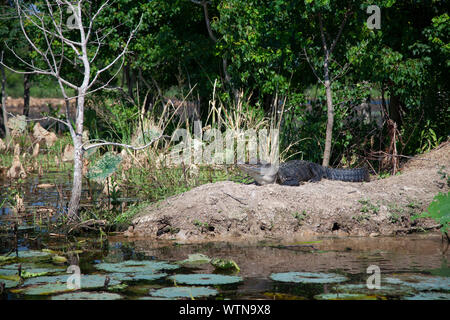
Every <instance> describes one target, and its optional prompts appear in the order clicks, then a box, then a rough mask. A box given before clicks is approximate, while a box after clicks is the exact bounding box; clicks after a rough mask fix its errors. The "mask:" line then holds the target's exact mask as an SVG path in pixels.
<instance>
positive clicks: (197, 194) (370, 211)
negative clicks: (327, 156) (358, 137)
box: [125, 141, 450, 242]
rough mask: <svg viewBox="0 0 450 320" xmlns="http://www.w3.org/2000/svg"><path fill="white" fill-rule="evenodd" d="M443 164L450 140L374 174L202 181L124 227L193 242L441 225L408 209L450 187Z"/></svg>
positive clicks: (449, 155)
mask: <svg viewBox="0 0 450 320" xmlns="http://www.w3.org/2000/svg"><path fill="white" fill-rule="evenodd" d="M442 166H445V167H446V168H447V169H446V170H447V171H448V170H449V169H448V168H449V167H450V141H447V142H445V143H443V144H441V145H440V146H439V147H438V148H436V149H434V150H432V151H430V152H428V153H425V154H422V155H419V156H417V157H414V158H413V159H411V160H409V161H408V162H407V163H406V164H405V165H404V166H403V167H402V169H401V171H400V174H398V175H395V176H390V177H388V178H385V179H377V178H376V177H372V178H371V179H372V181H370V182H362V183H350V182H341V181H331V180H325V179H323V180H322V181H320V182H318V183H305V184H303V185H301V186H298V187H290V186H282V185H278V184H271V185H265V186H257V185H245V184H238V183H235V182H231V181H225V182H218V183H211V184H205V185H202V186H200V187H197V188H195V189H192V190H190V191H188V192H185V193H183V194H180V195H177V196H174V197H171V198H168V199H166V200H164V201H161V202H159V203H155V204H152V205H150V206H148V207H147V208H145V209H144V210H143V211H142V212H141V213H140V214H139V215H138V216H137V217H135V218H134V220H133V226H132V227H130V228H129V230H128V231H127V232H125V235H126V236H130V237H145V238H158V239H175V240H177V241H180V242H183V241H190V242H192V241H197V240H199V241H204V240H208V241H211V240H227V239H234V240H239V239H249V238H256V239H258V238H268V237H269V238H276V239H286V238H295V237H308V236H314V235H338V236H349V235H352V236H353V235H355V236H372V237H375V236H379V235H396V234H408V233H413V232H423V231H428V230H434V231H436V230H438V228H439V225H438V224H436V222H435V221H434V220H431V219H424V218H421V219H416V220H414V221H412V219H411V217H412V216H413V215H414V214H417V213H420V212H423V211H424V210H425V209H426V208H427V207H428V205H429V204H430V202H431V201H432V200H433V198H434V196H435V195H437V194H438V193H439V192H444V193H447V192H448V191H449V187H448V185H447V182H446V180H444V179H443V178H442V174H440V173H438V171H440V169H441V168H442Z"/></svg>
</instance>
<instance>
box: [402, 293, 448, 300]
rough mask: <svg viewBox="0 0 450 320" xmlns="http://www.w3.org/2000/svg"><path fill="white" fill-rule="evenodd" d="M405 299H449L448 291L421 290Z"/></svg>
mask: <svg viewBox="0 0 450 320" xmlns="http://www.w3.org/2000/svg"><path fill="white" fill-rule="evenodd" d="M404 299H405V300H450V293H444V292H421V293H419V294H416V295H414V296H412V297H405V298H404Z"/></svg>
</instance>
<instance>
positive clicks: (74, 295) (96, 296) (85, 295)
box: [51, 291, 122, 300]
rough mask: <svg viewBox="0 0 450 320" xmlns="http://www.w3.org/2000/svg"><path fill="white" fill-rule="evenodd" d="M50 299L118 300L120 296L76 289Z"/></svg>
mask: <svg viewBox="0 0 450 320" xmlns="http://www.w3.org/2000/svg"><path fill="white" fill-rule="evenodd" d="M51 299H52V300H119V299H122V296H121V295H120V294H117V293H110V292H85V291H77V292H70V293H63V294H60V295H56V296H53V297H52V298H51Z"/></svg>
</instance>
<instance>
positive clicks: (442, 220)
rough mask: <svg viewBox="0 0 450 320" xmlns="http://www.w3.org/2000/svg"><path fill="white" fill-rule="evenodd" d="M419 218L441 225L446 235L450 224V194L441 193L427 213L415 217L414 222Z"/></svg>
mask: <svg viewBox="0 0 450 320" xmlns="http://www.w3.org/2000/svg"><path fill="white" fill-rule="evenodd" d="M417 218H432V219H433V220H435V221H436V222H437V223H439V224H440V225H441V231H442V233H443V234H446V233H447V232H448V224H449V222H450V192H447V194H445V193H442V192H440V193H439V194H438V195H436V196H435V197H434V199H433V201H432V202H431V203H430V205H429V207H428V209H427V211H426V212H424V213H422V214H420V215H416V216H414V217H413V220H414V219H417Z"/></svg>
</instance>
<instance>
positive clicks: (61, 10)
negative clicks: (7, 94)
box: [0, 0, 154, 221]
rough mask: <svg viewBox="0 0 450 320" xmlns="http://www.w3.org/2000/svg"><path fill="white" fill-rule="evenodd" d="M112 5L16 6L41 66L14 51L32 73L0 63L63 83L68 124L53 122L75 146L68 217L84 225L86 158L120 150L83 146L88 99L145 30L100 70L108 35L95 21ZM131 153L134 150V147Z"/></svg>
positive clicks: (23, 27)
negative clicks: (97, 151)
mask: <svg viewBox="0 0 450 320" xmlns="http://www.w3.org/2000/svg"><path fill="white" fill-rule="evenodd" d="M108 5H109V1H104V2H103V3H101V4H97V3H96V4H94V3H93V2H91V1H84V0H79V1H77V2H76V4H73V3H72V2H70V1H58V2H57V3H56V4H54V3H51V2H50V1H47V0H46V1H39V2H36V3H35V4H33V5H25V4H23V3H22V2H21V1H20V2H19V0H16V1H15V6H16V10H17V14H18V17H19V21H18V22H19V24H20V28H21V30H22V32H23V35H24V36H25V38H26V40H27V41H28V43H29V45H30V50H31V51H32V52H33V54H34V55H35V56H36V57H38V58H39V60H38V61H35V60H34V59H33V60H31V61H25V60H24V59H23V58H22V57H20V56H19V55H18V54H17V53H16V52H15V51H14V50H11V52H12V53H13V55H14V56H15V57H16V58H17V59H18V60H20V61H21V62H22V63H23V64H24V65H25V66H26V69H27V70H26V71H18V70H15V69H13V68H10V67H9V66H7V65H5V64H4V63H3V60H2V61H1V62H0V64H1V65H2V66H4V67H6V68H8V69H10V70H12V71H14V72H18V73H22V74H40V75H47V76H51V77H54V78H55V79H56V80H57V82H58V85H59V88H60V90H61V93H62V95H63V97H64V100H65V102H66V109H65V117H66V118H65V120H61V119H56V118H54V120H56V121H59V122H61V123H63V124H64V125H66V126H67V127H68V129H69V132H70V135H71V137H72V142H73V145H74V168H73V185H72V193H71V198H70V202H69V207H68V213H67V214H68V218H69V220H70V221H76V220H78V219H79V216H78V209H79V204H80V198H81V187H82V168H83V161H82V160H83V154H84V152H85V151H86V150H89V149H91V148H96V147H99V146H104V145H108V144H113V145H120V144H115V143H109V142H105V141H102V142H99V143H95V144H90V145H89V146H86V143H83V142H82V134H83V125H84V103H85V99H86V96H87V95H88V94H89V93H92V92H94V91H98V90H101V89H103V88H105V87H106V86H107V85H108V84H109V83H110V82H111V81H112V80H113V79H114V77H115V75H117V73H118V72H119V71H120V70H121V66H122V65H123V63H124V58H125V55H126V53H127V49H128V46H129V44H130V42H131V40H132V39H133V37H134V35H135V34H136V32H137V30H138V28H139V25H140V23H138V25H137V26H136V28H135V29H133V30H132V31H131V33H130V35H129V37H128V39H127V40H126V42H125V43H123V44H122V47H121V48H118V49H119V52H118V53H117V54H116V55H115V57H113V58H112V59H111V60H110V61H108V62H107V63H105V64H104V65H102V66H98V65H96V62H97V61H96V58H97V57H98V55H99V52H100V49H101V48H102V46H104V44H105V41H106V38H107V36H108V34H109V33H106V34H105V33H103V31H102V30H101V29H98V28H97V25H96V21H97V19H99V17H100V16H101V15H102V13H103V10H104V9H105V8H106V7H107V6H108ZM67 10H68V11H69V13H71V15H70V16H69V17H67ZM36 34H39V36H40V38H38V37H36ZM41 61H42V62H41ZM117 64H119V67H117ZM113 68H116V70H117V71H115V72H114V74H113V75H112V77H110V78H109V79H107V80H106V81H103V84H101V85H98V82H99V79H100V78H101V76H102V75H103V73H105V72H106V71H108V70H110V69H113ZM68 70H72V72H73V70H76V71H79V72H80V77H79V79H74V80H72V79H69V76H70V75H71V74H70V71H68ZM67 88H72V89H74V90H75V91H76V96H75V97H70V96H69V95H68V93H67ZM72 98H76V100H77V105H76V115H75V124H74V125H73V124H72V123H71V116H70V114H69V100H70V99H72ZM152 142H154V141H152ZM148 145H149V144H148ZM148 145H147V146H148ZM128 147H131V148H135V147H133V146H128ZM144 147H146V146H144ZM139 148H143V147H139Z"/></svg>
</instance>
